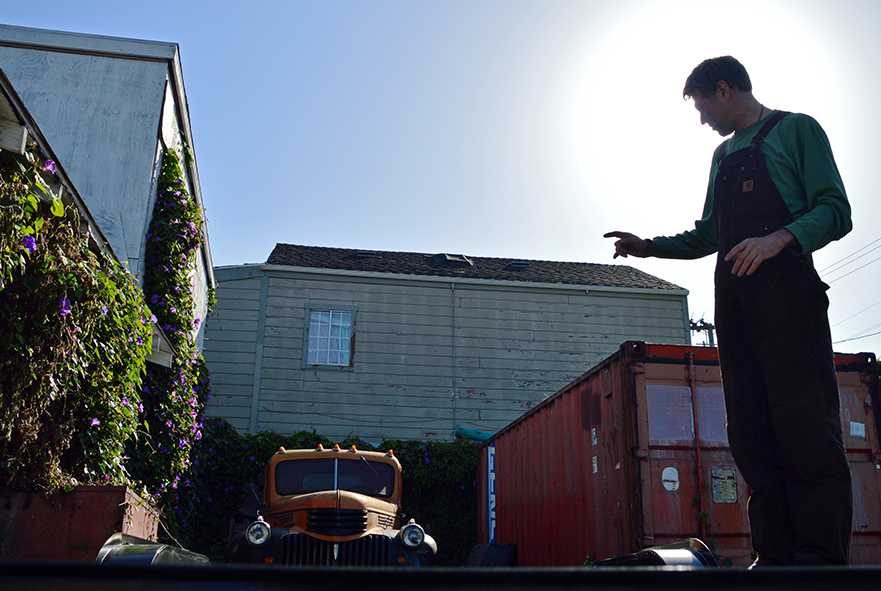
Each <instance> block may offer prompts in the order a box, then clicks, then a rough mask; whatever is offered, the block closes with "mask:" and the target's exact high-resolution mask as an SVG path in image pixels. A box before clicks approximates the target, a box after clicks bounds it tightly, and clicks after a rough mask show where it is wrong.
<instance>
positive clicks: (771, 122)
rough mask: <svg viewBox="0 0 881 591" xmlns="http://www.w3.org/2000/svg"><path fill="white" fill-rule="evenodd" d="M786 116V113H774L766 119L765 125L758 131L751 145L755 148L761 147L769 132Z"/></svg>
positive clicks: (787, 113)
mask: <svg viewBox="0 0 881 591" xmlns="http://www.w3.org/2000/svg"><path fill="white" fill-rule="evenodd" d="M787 115H789V112H788V111H774V114H773V115H771V116H770V117H768V119H767V121H765V124H764V125H762V128H761V129H760V130H759V133H757V134H756V136H755V137H754V138H753V145H754V146H755V147H757V148H758V147H759V146H761V145H762V142H763V141H765V137H766V136H767V135H768V133H770V131H771V130H772V129H774V126H775V125H777V124H778V123H780V121H781V120H782V119H783V118H784V117H786V116H787Z"/></svg>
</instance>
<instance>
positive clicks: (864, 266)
mask: <svg viewBox="0 0 881 591" xmlns="http://www.w3.org/2000/svg"><path fill="white" fill-rule="evenodd" d="M877 261H881V257H878V258H874V259H872V260H871V261H869V262H868V263H866V264H864V265H860V266H859V267H857V268H856V269H852V270H850V271H848V272H847V273H845V274H844V275H840V276H838V277H836V278H835V279H830V280H829V282H828V283H829V284H830V285H831V284H833V283H835V282H836V281H838V280H840V279H844V278H845V277H847V276H848V275H853V274H854V273H856V272H857V271H859V270H860V269H864V268H866V267H868V266H869V265H871V264H872V263H875V262H877Z"/></svg>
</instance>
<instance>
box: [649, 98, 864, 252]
mask: <svg viewBox="0 0 881 591" xmlns="http://www.w3.org/2000/svg"><path fill="white" fill-rule="evenodd" d="M769 115H770V113H769ZM766 118H767V116H766V117H765V118H763V119H762V120H761V121H757V122H756V123H755V124H753V125H751V126H750V127H747V128H745V129H741V130H740V131H737V132H735V134H734V135H733V136H732V137H730V138H729V139H727V140H725V141H724V142H722V144H720V145H719V147H718V148H716V151H715V152H714V154H713V162H712V165H711V167H710V181H709V184H708V186H707V198H706V201H705V202H704V211H703V215H702V216H701V219H699V220H697V221H695V223H694V230H688V231H685V232H682V233H680V234H677V235H675V236H658V237H655V238H653V239H652V246H651V251H650V252H651V255H652V256H657V257H661V258H669V259H696V258H700V257H703V256H706V255H708V254H712V253H714V252H716V251H717V250H718V248H719V241H718V236H717V229H716V219H715V211H714V207H713V187H714V185H715V182H716V171H717V168H718V164H717V163H718V161H719V157H720V156H722V155H723V154H724V155H728V154H731V153H732V152H735V151H737V150H740V149H742V148H745V147H747V146H749V145H750V144H751V143H752V141H753V138H754V137H755V135H756V133H758V131H759V129H761V127H762V123H764V120H765V119H766ZM762 154H763V155H764V156H765V162H766V164H767V167H768V174H769V175H770V176H771V180H772V182H773V183H774V185H775V186H776V187H777V190H778V191H779V193H780V196H781V197H782V198H783V202H784V203H785V204H786V207H787V208H788V209H789V211H790V213H791V214H792V218H793V221H792V223H790V224H789V225H787V226H784V227H785V228H786V229H787V230H789V231H790V232H791V233H792V235H793V236H795V239H796V240H797V241H798V245H799V247H800V249H801V252H803V253H810V252H813V251H815V250H818V249H820V248H822V247H824V246H825V245H826V244H828V243H829V242H831V241H833V240H838V239H840V238H841V237H843V236H844V235H845V234H847V233H848V232H850V230H851V227H852V226H851V219H850V204H849V203H848V202H847V195H846V194H845V192H844V183H842V181H841V175H840V174H839V172H838V167H837V166H836V165H835V159H834V157H833V156H832V147H831V146H830V145H829V139H828V138H827V137H826V134H825V132H824V131H823V128H822V127H820V124H819V123H817V122H816V121H815V120H814V119H813V118H811V117H809V116H808V115H803V114H801V113H793V114H791V115H787V116H786V117H784V118H783V120H781V121H780V122H779V123H777V125H776V126H775V127H774V128H773V129H772V130H771V131H770V132H769V133H768V136H767V137H766V138H765V141H764V143H763V144H762Z"/></svg>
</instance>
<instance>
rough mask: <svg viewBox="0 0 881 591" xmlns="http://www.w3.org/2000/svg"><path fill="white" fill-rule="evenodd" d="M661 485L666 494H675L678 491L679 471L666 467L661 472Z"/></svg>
mask: <svg viewBox="0 0 881 591" xmlns="http://www.w3.org/2000/svg"><path fill="white" fill-rule="evenodd" d="M661 484H662V485H664V490H666V491H667V492H676V491H677V490H679V470H677V469H676V468H674V467H673V466H667V467H666V468H664V470H663V471H662V472H661Z"/></svg>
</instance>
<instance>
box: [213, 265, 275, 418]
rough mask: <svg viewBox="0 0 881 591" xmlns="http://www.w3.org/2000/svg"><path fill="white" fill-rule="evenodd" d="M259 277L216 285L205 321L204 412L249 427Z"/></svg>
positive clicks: (257, 317) (255, 345)
mask: <svg viewBox="0 0 881 591" xmlns="http://www.w3.org/2000/svg"><path fill="white" fill-rule="evenodd" d="M261 283H262V278H261V277H259V276H257V277H247V276H246V277H244V278H241V279H234V280H229V281H223V282H222V283H219V284H218V286H217V308H216V309H215V310H214V312H213V313H212V314H211V316H210V318H209V319H208V321H207V322H206V323H205V333H204V343H203V344H204V346H205V348H204V351H205V360H206V362H207V364H208V370H209V371H210V372H211V390H212V398H211V400H210V401H209V403H208V409H207V414H208V416H217V417H223V418H225V419H227V420H228V421H229V422H230V423H232V425H233V426H234V427H235V428H236V429H239V430H240V431H248V430H250V429H251V405H252V401H253V400H254V375H255V369H256V362H257V334H258V328H259V325H260V322H259V317H260V287H261Z"/></svg>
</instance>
